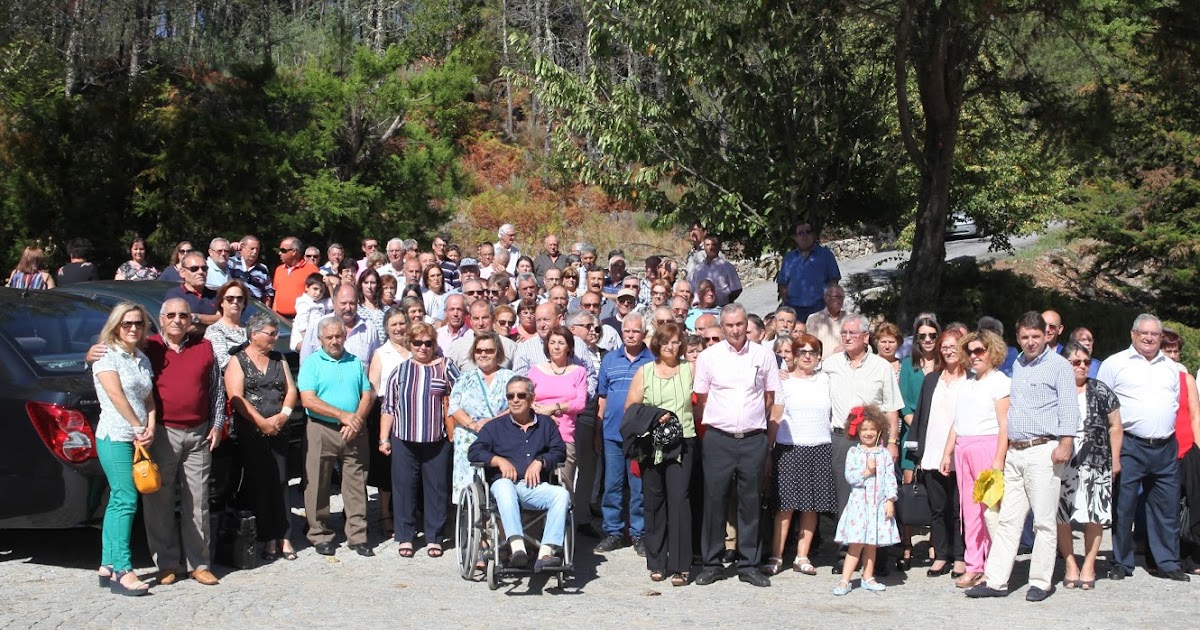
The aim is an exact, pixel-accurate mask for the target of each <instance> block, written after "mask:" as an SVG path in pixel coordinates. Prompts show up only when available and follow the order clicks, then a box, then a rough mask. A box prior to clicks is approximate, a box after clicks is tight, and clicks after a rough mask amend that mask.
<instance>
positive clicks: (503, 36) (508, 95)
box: [500, 0, 513, 140]
mask: <svg viewBox="0 0 1200 630" xmlns="http://www.w3.org/2000/svg"><path fill="white" fill-rule="evenodd" d="M500 46H501V51H502V53H501V54H502V58H503V60H504V66H505V67H511V65H510V62H509V59H508V0H501V2H500ZM504 105H505V112H504V133H506V134H507V135H508V139H509V140H512V139H513V97H512V81H510V80H509V78H508V77H507V76H506V77H504Z"/></svg>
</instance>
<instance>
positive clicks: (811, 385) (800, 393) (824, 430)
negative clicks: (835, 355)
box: [775, 372, 833, 446]
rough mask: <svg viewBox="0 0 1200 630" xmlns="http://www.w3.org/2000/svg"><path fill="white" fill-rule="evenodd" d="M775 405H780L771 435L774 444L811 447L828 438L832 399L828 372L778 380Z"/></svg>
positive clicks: (829, 439)
mask: <svg viewBox="0 0 1200 630" xmlns="http://www.w3.org/2000/svg"><path fill="white" fill-rule="evenodd" d="M775 404H776V405H782V406H783V416H782V417H781V418H780V419H779V432H778V433H776V434H775V442H776V443H777V444H800V445H804V446H812V445H815V444H829V443H830V442H831V441H832V434H831V433H830V432H829V415H830V413H831V410H832V409H833V401H832V400H831V399H830V397H829V375H828V374H825V373H824V372H818V373H817V374H814V375H813V377H812V378H801V377H797V376H792V377H791V378H786V379H780V381H779V392H778V393H776V394H775Z"/></svg>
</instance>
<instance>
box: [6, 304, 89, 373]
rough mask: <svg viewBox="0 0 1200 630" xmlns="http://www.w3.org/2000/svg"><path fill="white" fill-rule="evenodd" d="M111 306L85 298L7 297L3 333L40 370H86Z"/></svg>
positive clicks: (59, 371) (52, 371)
mask: <svg viewBox="0 0 1200 630" xmlns="http://www.w3.org/2000/svg"><path fill="white" fill-rule="evenodd" d="M107 319H108V309H106V308H104V307H103V306H100V305H99V304H94V303H92V302H88V301H85V300H8V301H4V302H2V303H0V333H2V334H3V335H4V336H6V337H8V338H9V340H10V341H11V342H12V344H13V346H14V347H16V349H17V351H18V352H20V353H21V354H22V355H24V356H25V357H26V358H27V359H29V361H30V363H33V364H34V365H36V366H37V367H38V369H39V370H40V371H41V372H45V373H49V374H73V373H80V372H83V371H84V370H85V369H86V368H87V365H86V364H85V363H84V360H83V357H84V354H86V353H87V350H88V348H89V347H91V345H92V344H94V343H96V340H97V339H98V338H99V336H100V330H101V329H102V328H103V327H104V322H105V321H106V320H107Z"/></svg>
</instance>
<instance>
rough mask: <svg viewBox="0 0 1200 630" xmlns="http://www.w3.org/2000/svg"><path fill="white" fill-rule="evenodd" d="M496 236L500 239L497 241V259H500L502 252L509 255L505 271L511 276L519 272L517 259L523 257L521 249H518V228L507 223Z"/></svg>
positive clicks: (497, 231)
mask: <svg viewBox="0 0 1200 630" xmlns="http://www.w3.org/2000/svg"><path fill="white" fill-rule="evenodd" d="M496 236H497V237H498V238H499V239H500V240H498V241H496V244H495V248H496V258H497V259H498V258H499V257H500V251H501V250H504V251H505V252H506V253H507V254H508V262H507V264H506V265H505V267H504V270H505V271H507V272H508V274H509V275H510V276H511V275H513V274H515V273H516V271H517V259H518V258H520V257H521V248H519V247H517V244H516V242H515V241H516V239H517V228H516V227H514V226H513V224H511V223H505V224H504V225H501V226H500V229H499V230H496Z"/></svg>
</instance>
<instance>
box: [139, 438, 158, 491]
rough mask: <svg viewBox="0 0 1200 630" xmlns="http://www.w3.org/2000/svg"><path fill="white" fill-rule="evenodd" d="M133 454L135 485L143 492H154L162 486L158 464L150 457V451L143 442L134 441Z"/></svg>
mask: <svg viewBox="0 0 1200 630" xmlns="http://www.w3.org/2000/svg"><path fill="white" fill-rule="evenodd" d="M133 448H134V456H133V485H135V486H137V489H138V492H140V493H142V494H154V493H155V492H158V489H159V488H160V487H162V477H161V476H159V474H158V464H155V463H154V460H152V459H150V453H147V452H146V448H145V447H144V446H142V445H141V444H139V443H137V442H134V443H133Z"/></svg>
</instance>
